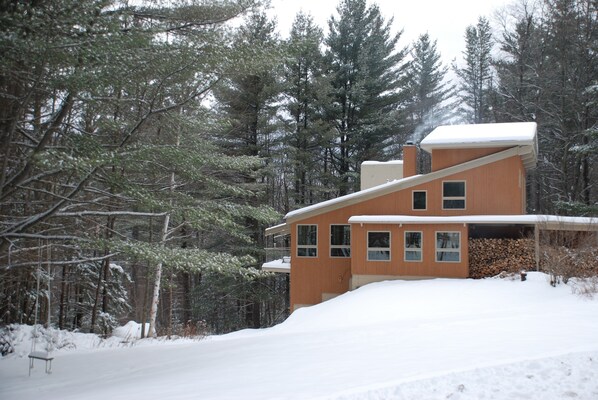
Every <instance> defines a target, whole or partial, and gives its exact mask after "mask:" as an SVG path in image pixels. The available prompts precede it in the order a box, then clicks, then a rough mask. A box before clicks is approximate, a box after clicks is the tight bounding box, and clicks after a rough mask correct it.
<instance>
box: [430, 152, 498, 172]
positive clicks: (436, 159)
mask: <svg viewBox="0 0 598 400" xmlns="http://www.w3.org/2000/svg"><path fill="white" fill-rule="evenodd" d="M503 150H506V148H504V147H491V148H479V149H438V150H432V171H438V170H441V169H444V168H448V167H452V166H453V165H458V164H462V163H464V162H466V161H471V160H475V159H476V158H480V157H484V156H487V155H490V154H494V153H498V152H500V151H503Z"/></svg>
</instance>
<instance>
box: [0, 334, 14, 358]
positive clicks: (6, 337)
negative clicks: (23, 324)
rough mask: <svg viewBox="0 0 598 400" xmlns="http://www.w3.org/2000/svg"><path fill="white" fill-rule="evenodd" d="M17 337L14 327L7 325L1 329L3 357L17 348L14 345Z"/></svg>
mask: <svg viewBox="0 0 598 400" xmlns="http://www.w3.org/2000/svg"><path fill="white" fill-rule="evenodd" d="M14 339H15V335H14V333H13V330H12V327H11V326H7V327H4V328H2V329H0V355H1V356H2V357H4V356H6V355H8V354H10V353H14V351H15V348H14V345H13V342H14Z"/></svg>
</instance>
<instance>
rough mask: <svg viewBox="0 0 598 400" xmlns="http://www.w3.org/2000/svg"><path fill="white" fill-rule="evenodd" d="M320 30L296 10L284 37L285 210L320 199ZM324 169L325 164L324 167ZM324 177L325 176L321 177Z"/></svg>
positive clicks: (321, 79)
mask: <svg viewBox="0 0 598 400" xmlns="http://www.w3.org/2000/svg"><path fill="white" fill-rule="evenodd" d="M322 42H323V34H322V30H321V29H320V28H318V27H317V26H316V25H315V24H314V22H313V19H312V18H311V17H310V16H308V15H305V14H303V13H299V14H297V16H296V17H295V21H294V22H293V26H292V28H291V33H290V36H289V39H288V41H287V52H288V56H287V58H286V62H285V75H284V81H285V82H286V85H285V87H284V94H285V98H286V101H285V109H286V110H287V111H288V113H289V114H290V116H291V118H292V119H291V120H289V121H288V122H287V126H288V128H287V129H288V133H287V134H286V135H285V139H284V147H285V153H287V154H288V158H289V162H290V164H291V174H292V176H293V182H292V186H291V187H292V193H293V196H292V201H287V202H286V207H285V209H284V211H285V212H288V211H289V208H290V207H293V208H295V207H298V206H302V205H305V204H311V203H314V202H318V201H320V200H321V197H320V194H319V193H318V192H319V191H320V190H321V189H322V175H323V174H324V173H325V172H324V171H321V169H322V168H320V164H319V163H320V160H321V157H323V152H324V148H325V146H324V143H323V140H324V138H325V136H324V135H323V133H322V131H323V119H322V117H323V116H322V109H323V104H322V103H323V101H324V100H325V93H324V91H323V90H322V87H324V86H325V85H326V80H325V77H324V64H323V55H322V53H321V50H320V46H321V45H322ZM323 169H324V170H325V168H323ZM324 179H325V178H324Z"/></svg>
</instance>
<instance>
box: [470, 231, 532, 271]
mask: <svg viewBox="0 0 598 400" xmlns="http://www.w3.org/2000/svg"><path fill="white" fill-rule="evenodd" d="M535 268H536V256H535V250H534V240H533V239H469V277H470V278H474V279H479V278H486V277H489V276H495V275H498V274H500V273H501V272H507V273H514V272H519V271H521V270H528V271H529V270H534V269H535Z"/></svg>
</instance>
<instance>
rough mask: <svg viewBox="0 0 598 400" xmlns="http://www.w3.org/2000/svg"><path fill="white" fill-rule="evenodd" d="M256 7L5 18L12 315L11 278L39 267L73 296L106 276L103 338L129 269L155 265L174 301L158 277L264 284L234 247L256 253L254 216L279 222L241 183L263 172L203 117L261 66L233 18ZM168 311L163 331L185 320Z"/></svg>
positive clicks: (6, 10) (16, 6) (34, 13)
mask: <svg viewBox="0 0 598 400" xmlns="http://www.w3.org/2000/svg"><path fill="white" fill-rule="evenodd" d="M253 6H254V4H253V1H246V0H239V1H231V2H222V3H220V2H213V3H212V2H202V3H197V4H187V5H176V6H175V5H165V6H160V5H156V4H153V3H152V4H142V5H132V6H131V5H128V4H126V3H121V2H119V1H100V0H85V1H79V0H77V1H74V0H59V1H56V2H32V3H19V2H17V3H11V4H4V5H2V6H0V7H2V13H0V19H1V23H0V26H1V27H2V28H1V29H2V30H3V33H4V34H3V35H0V36H1V37H0V46H1V50H2V54H3V57H2V59H1V60H0V91H1V94H2V95H1V96H0V99H1V100H0V101H1V102H2V104H1V107H0V109H1V111H0V112H1V113H2V116H1V117H2V121H1V122H0V141H1V142H2V151H3V152H5V153H4V154H3V158H2V161H3V163H4V165H3V169H2V176H1V179H0V210H1V215H3V217H2V220H1V221H0V240H1V242H0V249H1V251H0V263H1V264H2V265H8V266H9V268H10V269H9V270H5V271H3V272H2V275H3V276H2V279H0V281H2V282H3V284H2V285H0V292H1V293H0V296H1V298H2V302H3V303H4V301H5V300H6V302H7V306H6V308H7V309H10V310H12V309H14V308H15V307H16V308H17V309H18V308H22V309H26V307H27V305H26V304H24V303H23V302H22V301H21V299H22V298H23V297H24V296H26V295H27V290H26V288H23V287H20V286H18V285H10V286H9V285H7V284H4V282H15V281H14V280H13V279H12V278H10V276H11V274H20V272H19V271H21V270H22V269H28V268H31V267H33V266H35V265H37V264H38V263H41V264H42V265H43V266H45V267H47V266H50V267H52V266H55V265H60V266H61V269H62V272H63V273H64V274H65V276H63V277H62V278H61V279H62V280H63V281H64V283H65V285H64V286H62V285H61V286H62V287H61V291H62V288H64V292H63V293H64V298H65V299H67V298H69V296H70V297H73V296H74V297H75V298H80V297H81V296H85V295H86V293H85V292H84V291H82V290H81V288H76V287H72V286H71V287H70V288H69V285H68V280H66V279H67V277H66V275H68V274H69V269H70V270H71V271H74V270H75V269H76V268H78V267H79V266H83V265H94V266H95V265H101V267H100V268H99V269H98V270H97V271H96V272H97V275H96V276H95V279H96V282H97V284H96V285H95V286H94V294H93V305H92V312H91V318H92V319H94V318H95V319H94V320H93V322H90V329H94V326H96V325H97V324H98V323H99V322H101V318H99V317H101V315H102V314H101V313H102V312H104V310H105V311H108V310H110V309H112V307H113V306H114V304H113V302H114V300H113V298H112V297H111V296H110V290H109V289H110V287H111V285H113V284H115V283H116V280H115V279H116V275H114V274H112V273H111V271H110V268H109V267H110V264H111V263H112V262H113V261H114V260H117V261H118V264H120V265H125V266H126V265H138V266H144V267H145V273H144V274H142V275H144V278H145V280H146V281H150V280H153V281H154V282H156V287H157V288H158V290H156V295H157V297H156V299H157V298H159V295H160V294H161V292H163V290H162V289H161V288H160V286H159V283H160V279H157V276H156V277H154V276H153V275H152V274H153V271H154V268H155V267H156V266H158V265H161V266H162V267H163V271H164V274H163V276H165V277H167V279H168V280H171V281H174V278H175V277H176V274H177V273H178V272H181V273H183V272H186V273H195V274H201V273H202V272H205V271H218V272H219V273H222V274H228V275H229V276H236V277H237V278H239V279H244V280H249V281H250V280H252V279H254V278H256V277H259V276H261V275H260V273H259V272H258V271H256V270H253V269H248V268H246V267H247V266H248V265H250V264H252V263H255V262H256V261H255V260H254V259H251V258H248V257H245V255H246V254H248V253H241V252H236V253H235V254H231V253H232V251H231V247H230V244H231V243H233V242H235V243H236V248H237V249H239V247H240V245H239V243H243V244H251V243H252V237H251V236H250V235H249V234H247V232H246V231H245V227H244V225H243V222H244V221H245V219H246V218H249V217H250V216H251V218H253V219H254V220H256V221H260V223H265V221H268V222H270V221H271V220H272V218H273V217H275V214H274V213H273V212H272V210H271V209H270V208H267V207H263V206H261V205H260V206H258V205H256V204H254V203H251V201H250V200H249V199H254V198H255V196H256V195H255V193H256V188H255V187H252V186H248V185H245V184H238V182H235V181H234V180H231V177H238V176H249V175H251V174H253V173H254V172H253V171H255V170H256V169H257V168H259V167H260V166H261V161H260V160H259V159H257V158H256V157H251V156H244V155H237V154H226V153H225V152H224V151H223V150H222V148H221V147H220V145H219V144H218V143H216V141H215V140H213V133H214V131H215V129H214V127H215V123H214V119H213V117H212V114H211V111H210V110H208V109H206V108H204V107H203V106H202V102H203V101H205V100H206V98H207V96H208V94H210V93H211V91H212V90H213V88H214V86H215V85H217V84H218V83H219V82H221V81H222V79H223V77H224V76H226V75H227V74H230V73H231V71H234V70H235V69H236V68H238V66H239V65H240V64H241V63H240V61H241V60H243V59H245V58H246V57H247V55H248V53H241V52H240V51H231V48H230V46H229V44H230V38H229V34H228V31H227V30H226V29H225V26H224V22H226V21H228V20H230V19H232V18H235V17H237V16H238V15H240V14H242V13H244V12H245V11H247V9H248V8H250V7H253ZM56 21H60V29H57V27H56ZM215 21H217V22H215ZM164 221H167V223H165V222H164ZM222 238H226V240H222ZM50 250H51V251H50ZM42 252H43V255H44V256H43V257H40V256H39V254H40V253H42ZM65 266H68V267H69V268H64V267H65ZM71 267H72V268H71ZM5 277H7V278H8V279H4V278H5ZM27 285H29V282H27ZM140 297H141V298H148V297H149V296H148V294H147V293H144V294H142V295H141V296H140ZM156 302H157V301H156ZM143 303H144V302H143V301H139V302H137V304H139V305H140V306H141V305H142V304H143ZM145 307H147V304H146V305H145V306H144V308H145ZM158 307H162V308H164V302H161V303H159V304H158ZM67 311H68V310H65V309H63V314H62V315H63V317H62V318H61V319H62V320H64V318H66V315H67V314H68V313H67ZM157 311H158V312H157V314H158V318H157V320H158V321H157V322H158V325H160V324H162V326H164V325H171V324H172V320H168V319H165V318H162V319H161V318H160V314H163V313H160V308H159V309H158V310H157ZM144 313H145V310H144V312H143V313H142V315H143V314H144ZM10 315H11V316H16V315H18V313H16V312H12V311H11V314H10ZM145 315H146V314H145ZM173 315H174V313H173ZM74 318H76V319H77V320H78V321H79V322H78V323H80V321H82V318H84V317H83V316H82V315H78V314H76V313H75V317H74ZM144 319H145V318H144Z"/></svg>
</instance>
